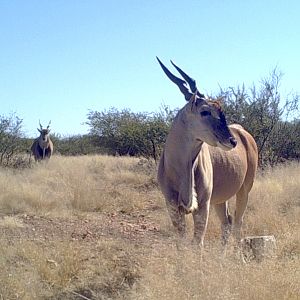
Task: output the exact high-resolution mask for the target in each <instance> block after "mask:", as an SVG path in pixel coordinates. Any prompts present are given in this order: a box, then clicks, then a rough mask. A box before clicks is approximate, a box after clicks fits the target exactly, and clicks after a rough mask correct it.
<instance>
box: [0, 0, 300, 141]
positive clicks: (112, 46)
mask: <svg viewBox="0 0 300 300" xmlns="http://www.w3.org/2000/svg"><path fill="white" fill-rule="evenodd" d="M299 13H300V1H296V0H294V1H293V0H291V1H287V0H284V1H280V0H279V1H263V0H261V1H259V0H253V1H240V0H239V1H238V0H237V1H233V0H232V1H230V0H228V1H225V0H224V1H221V0H220V1H216V0H210V1H201V0H199V1H177V0H173V1H169V0H166V1H162V0H127V1H125V0H123V1H121V0H119V1H117V0H111V1H101V0H98V1H96V0H85V1H84V0H81V1H79V0H72V1H71V0H60V1H58V0H51V1H46V0H36V1H33V0H26V1H23V0H19V1H16V0H0V45H1V47H0V103H1V106H0V115H2V116H3V115H5V116H6V115H9V114H10V113H13V112H14V113H16V115H17V116H19V117H20V118H22V119H23V125H24V131H25V133H26V134H27V136H31V137H32V136H35V135H36V134H37V130H36V127H37V126H38V122H39V119H40V120H41V123H42V124H45V125H47V123H48V121H49V120H50V119H51V120H52V124H51V128H52V131H54V132H56V133H60V134H62V135H72V134H84V133H87V131H88V127H87V126H85V125H82V123H84V122H86V120H87V119H86V115H87V113H88V111H89V110H97V111H102V110H104V109H108V108H109V107H111V106H114V107H116V108H118V109H122V108H130V109H131V110H133V111H147V112H151V111H158V110H159V107H160V105H161V104H162V103H165V104H166V105H169V106H171V107H172V108H175V107H181V106H183V105H184V104H185V101H184V98H183V97H182V95H181V94H180V92H179V90H178V89H177V87H176V86H175V85H173V84H172V83H171V82H170V81H168V79H167V78H166V77H165V75H164V74H163V72H162V70H161V69H160V67H159V65H158V63H157V62H156V59H155V56H159V57H160V58H161V60H162V61H163V62H164V63H165V64H166V65H167V66H168V67H170V69H171V70H174V69H172V68H171V66H170V63H169V60H170V59H172V60H173V61H174V62H175V63H177V64H178V65H179V66H180V67H181V68H182V69H184V70H185V71H186V72H187V73H188V74H189V75H191V76H192V77H194V78H195V79H196V80H197V83H198V88H199V89H200V90H201V91H202V92H203V93H206V94H215V93H217V92H218V91H219V86H222V87H223V88H226V87H228V86H236V85H237V84H242V83H245V84H246V85H247V86H250V85H251V84H252V83H253V82H254V83H257V82H259V80H260V79H261V78H262V77H265V76H267V75H268V74H269V73H270V71H271V70H272V69H274V68H275V67H276V66H277V68H278V69H279V70H281V71H282V72H283V73H284V77H283V79H282V84H281V91H282V94H283V95H286V94H287V93H289V92H290V91H293V92H295V93H299V90H300V80H299V78H300V18H299Z"/></svg>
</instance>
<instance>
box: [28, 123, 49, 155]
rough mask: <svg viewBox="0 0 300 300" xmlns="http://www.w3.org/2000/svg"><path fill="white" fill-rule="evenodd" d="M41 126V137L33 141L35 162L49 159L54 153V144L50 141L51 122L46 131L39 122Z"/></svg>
mask: <svg viewBox="0 0 300 300" xmlns="http://www.w3.org/2000/svg"><path fill="white" fill-rule="evenodd" d="M39 124H40V129H39V128H37V130H38V131H39V133H40V136H39V137H38V138H36V139H35V140H34V141H33V144H32V146H31V151H32V154H33V156H34V159H35V161H40V160H43V159H46V158H47V159H49V158H50V157H51V155H52V152H53V143H52V141H51V140H50V136H49V133H50V129H49V127H50V124H51V121H50V122H49V124H48V126H47V128H46V129H43V126H42V125H41V122H39Z"/></svg>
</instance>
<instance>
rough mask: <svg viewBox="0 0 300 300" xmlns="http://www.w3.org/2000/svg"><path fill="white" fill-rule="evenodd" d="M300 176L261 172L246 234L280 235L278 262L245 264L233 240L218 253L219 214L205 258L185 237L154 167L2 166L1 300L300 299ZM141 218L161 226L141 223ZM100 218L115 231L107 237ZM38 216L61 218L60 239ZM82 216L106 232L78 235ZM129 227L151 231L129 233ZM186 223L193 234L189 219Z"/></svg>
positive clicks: (65, 162)
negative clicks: (181, 236) (180, 235)
mask: <svg viewBox="0 0 300 300" xmlns="http://www.w3.org/2000/svg"><path fill="white" fill-rule="evenodd" d="M299 171H300V165H299V164H296V163H295V164H287V165H284V166H280V167H277V168H275V169H269V170H266V171H264V172H263V173H262V172H259V174H258V176H257V179H256V181H255V184H254V187H253V189H252V191H251V194H250V201H249V205H248V209H247V211H246V215H245V220H244V226H243V232H244V235H270V234H272V235H274V236H275V238H276V240H277V250H276V256H275V257H274V258H272V259H269V260H265V261H263V262H262V263H255V262H252V263H249V264H242V263H241V262H240V260H239V259H237V257H236V256H235V254H234V251H233V243H231V245H230V247H229V251H228V255H227V256H226V257H225V258H221V257H220V243H219V239H220V224H219V221H218V219H217V218H216V215H215V213H214V211H213V210H211V214H210V219H209V226H208V232H207V235H206V239H205V250H204V253H203V259H202V260H201V261H200V259H199V249H197V248H195V247H194V246H191V245H190V243H189V242H188V241H185V242H183V241H180V240H178V238H177V236H176V234H175V232H174V230H173V227H172V226H171V223H170V220H169V217H168V215H167V212H166V210H165V205H164V200H163V197H162V194H161V193H160V191H159V190H158V187H157V184H156V179H155V178H156V167H155V165H153V164H151V163H150V162H147V161H144V160H139V159H136V158H124V157H123V158H121V157H109V156H86V157H59V156H56V157H55V156H54V157H53V158H52V159H51V160H50V161H49V163H47V164H37V165H36V166H34V167H33V168H31V169H24V170H19V171H16V170H14V171H11V170H6V169H0V189H1V194H0V269H1V272H0V299H82V297H86V298H87V299H299V295H300V220H299V216H300V176H299ZM231 202H232V203H231V209H234V199H233V200H232V201H231ZM28 215H29V216H31V217H32V218H34V217H36V218H37V220H36V221H35V222H36V223H34V224H35V225H32V224H31V223H30V222H26V216H28ZM137 215H138V216H142V217H143V218H144V219H145V222H148V223H149V224H150V223H151V224H154V225H155V228H157V230H156V231H147V228H148V227H149V225H148V223H145V224H146V225H143V226H144V227H141V226H140V224H139V223H138V221H137V219H136V218H135V217H136V216H137ZM24 216H25V217H24ZM101 216H113V217H112V218H113V220H115V221H113V222H115V223H114V224H115V225H114V226H117V227H116V228H114V230H112V231H109V229H110V226H113V225H112V223H109V222H107V223H105V226H104V225H103V224H100V222H101V220H102V218H101ZM39 218H43V220H44V219H45V220H55V222H56V223H55V224H56V226H57V228H56V231H55V233H53V234H52V235H51V236H50V235H48V233H49V231H50V230H51V228H50V227H49V228H48V227H47V224H48V223H45V224H46V225H43V223H41V224H39V226H46V227H45V228H43V230H41V231H40V232H39V233H38V234H34V233H35V231H34V230H35V228H34V226H37V225H36V224H38V222H39ZM78 218H79V219H80V220H82V219H84V220H85V221H86V222H87V224H90V223H91V224H93V225H92V226H93V227H90V228H89V230H91V228H92V229H93V230H94V231H95V232H97V230H98V229H97V228H99V230H103V229H106V230H107V232H108V233H105V234H104V233H103V235H101V234H100V235H97V236H95V237H94V238H90V239H82V240H78V239H73V238H72V236H71V235H68V234H67V233H66V231H67V229H66V227H65V226H66V224H69V225H68V226H69V227H70V226H71V227H72V226H73V225H72V224H75V222H76V220H79V219H78ZM126 222H127V223H128V224H129V225H130V226H131V227H133V226H137V227H138V228H139V229H140V228H142V229H143V228H144V229H143V230H144V232H142V233H141V234H140V235H130V236H129V235H126V234H124V233H123V231H122V230H123V229H122V228H123V227H122V226H123V225H122V224H123V223H126ZM80 224H82V223H80ZM84 224H85V223H84ZM129 225H128V226H129ZM188 225H189V237H191V235H192V220H191V218H190V216H188ZM130 226H129V227H130ZM147 226H148V227H147ZM69 227H68V228H69ZM31 233H32V234H31ZM44 233H45V234H44ZM100 233H101V232H100Z"/></svg>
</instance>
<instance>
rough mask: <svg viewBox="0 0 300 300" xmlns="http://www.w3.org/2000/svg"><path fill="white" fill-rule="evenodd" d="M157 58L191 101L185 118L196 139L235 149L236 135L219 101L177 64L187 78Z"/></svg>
mask: <svg viewBox="0 0 300 300" xmlns="http://www.w3.org/2000/svg"><path fill="white" fill-rule="evenodd" d="M157 60H158V62H159V64H160V66H161V68H162V69H163V71H164V73H165V74H166V75H167V77H168V78H169V79H170V80H171V81H172V82H173V83H175V84H176V85H177V86H178V88H179V90H180V91H181V93H182V94H183V95H184V98H185V100H186V101H187V104H186V105H185V106H184V108H183V109H182V110H181V112H182V114H183V115H182V121H183V122H184V124H185V125H186V126H187V130H188V133H189V134H190V135H191V136H192V138H193V140H196V141H202V142H205V143H207V144H209V145H211V146H214V147H220V148H222V149H223V150H231V149H232V148H234V147H235V146H236V145H237V141H236V139H235V138H234V137H233V136H232V134H231V132H230V130H229V128H228V125H227V122H226V118H225V115H224V112H223V111H222V108H221V105H220V102H219V101H214V100H211V99H207V98H206V97H205V96H204V95H203V94H201V93H200V92H199V91H198V89H197V86H196V81H195V80H194V79H192V78H191V77H190V76H189V75H187V74H186V73H185V72H184V71H182V70H181V69H180V68H179V67H178V66H176V65H175V64H174V63H173V62H172V61H171V63H172V65H173V66H174V67H175V69H176V70H177V71H178V72H179V74H180V75H181V76H182V78H183V79H184V80H182V79H181V78H178V77H176V76H175V75H173V74H172V73H171V72H170V71H169V70H168V69H167V68H166V67H165V66H164V64H163V63H162V62H161V61H160V60H159V58H158V57H157Z"/></svg>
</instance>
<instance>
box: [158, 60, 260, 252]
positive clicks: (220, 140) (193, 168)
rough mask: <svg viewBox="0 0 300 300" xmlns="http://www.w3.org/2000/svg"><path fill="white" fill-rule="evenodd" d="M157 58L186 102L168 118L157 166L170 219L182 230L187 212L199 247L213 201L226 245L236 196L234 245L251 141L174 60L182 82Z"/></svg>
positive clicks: (250, 169) (252, 154) (250, 165)
mask: <svg viewBox="0 0 300 300" xmlns="http://www.w3.org/2000/svg"><path fill="white" fill-rule="evenodd" d="M157 59H158V58H157ZM158 62H159V64H160V66H161V67H162V69H163V71H164V72H165V74H166V75H167V76H168V78H169V79H170V80H171V81H172V82H174V83H175V84H176V85H177V86H178V87H179V89H180V91H181V92H182V93H183V95H184V96H185V99H186V100H187V104H186V105H185V106H184V107H183V108H182V109H181V110H180V111H179V112H178V114H177V116H176V117H175V119H174V121H173V124H172V126H171V129H170V132H169V134H168V137H167V139H166V143H165V147H164V150H163V153H162V155H161V159H160V163H159V167H158V182H159V185H160V188H161V190H162V192H163V194H164V196H165V199H166V204H167V208H168V211H169V214H170V217H171V220H172V223H173V225H174V226H175V228H177V230H178V231H179V233H181V234H183V233H184V232H185V214H187V213H192V214H193V219H194V240H195V241H196V242H197V244H199V245H201V246H202V245H203V241H204V235H205V232H206V228H207V222H208V215H209V208H210V204H212V205H214V206H215V208H216V212H217V215H218V217H219V218H220V220H221V224H222V241H223V244H224V245H226V243H227V241H228V237H229V234H230V232H231V227H232V226H231V225H232V217H231V216H230V214H229V210H228V201H227V200H229V199H230V198H231V197H233V196H235V195H236V211H235V220H234V221H235V222H234V233H235V236H236V239H237V241H238V243H239V242H240V230H241V226H242V222H243V215H244V212H245V209H246V206H247V202H248V194H249V192H250V190H251V188H252V185H253V181H254V177H255V173H256V169H257V161H258V154H257V146H256V143H255V141H254V139H253V137H252V136H251V135H250V134H249V133H248V132H247V131H246V130H245V129H244V128H243V127H242V126H240V125H237V124H233V125H230V126H228V125H227V122H226V118H225V115H224V113H223V111H222V109H221V106H220V104H219V102H217V101H212V100H208V99H207V98H205V96H204V95H203V94H201V93H199V91H198V89H197V88H196V82H195V80H193V79H192V78H190V77H189V76H188V75H187V74H186V73H184V72H183V71H182V70H181V69H180V68H178V67H177V66H176V65H175V64H174V63H173V62H172V64H173V65H174V67H175V68H176V69H177V71H178V72H179V73H180V75H181V76H182V78H183V79H184V80H182V79H180V78H178V77H176V76H174V75H173V74H172V73H171V72H170V71H169V70H168V69H167V68H166V67H165V66H164V65H163V64H162V62H161V61H160V60H159V59H158ZM188 86H189V88H188Z"/></svg>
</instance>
